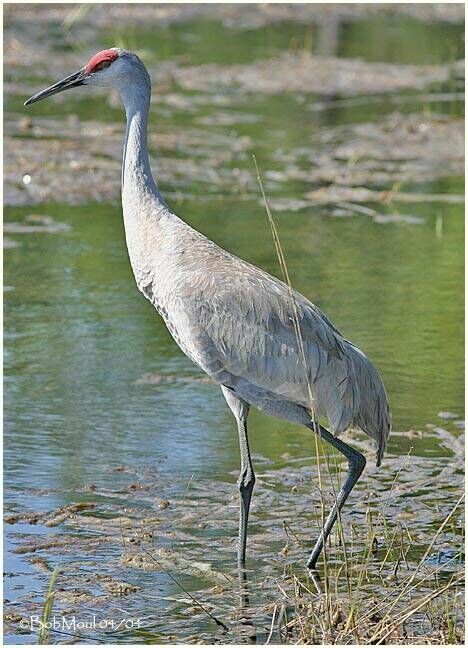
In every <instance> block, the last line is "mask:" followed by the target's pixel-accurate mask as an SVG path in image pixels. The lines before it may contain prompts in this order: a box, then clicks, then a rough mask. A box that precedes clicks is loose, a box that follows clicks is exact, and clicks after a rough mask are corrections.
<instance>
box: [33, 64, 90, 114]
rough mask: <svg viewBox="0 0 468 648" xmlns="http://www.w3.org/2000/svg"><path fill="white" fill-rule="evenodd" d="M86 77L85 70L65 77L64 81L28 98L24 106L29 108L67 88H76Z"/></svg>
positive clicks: (82, 69)
mask: <svg viewBox="0 0 468 648" xmlns="http://www.w3.org/2000/svg"><path fill="white" fill-rule="evenodd" d="M87 77H88V73H87V72H86V68H81V70H78V72H74V73H73V74H70V76H67V77H66V78H65V79H62V80H61V81H58V82H57V83H54V85H51V86H49V87H48V88H46V89H45V90H41V92H38V93H37V94H35V95H33V96H32V97H29V99H28V100H27V101H25V102H24V105H25V106H29V105H30V104H32V103H36V101H41V99H45V98H46V97H51V96H52V95H54V94H57V92H62V91H63V90H68V89H69V88H77V87H78V86H80V85H83V82H84V80H85V79H86V78H87Z"/></svg>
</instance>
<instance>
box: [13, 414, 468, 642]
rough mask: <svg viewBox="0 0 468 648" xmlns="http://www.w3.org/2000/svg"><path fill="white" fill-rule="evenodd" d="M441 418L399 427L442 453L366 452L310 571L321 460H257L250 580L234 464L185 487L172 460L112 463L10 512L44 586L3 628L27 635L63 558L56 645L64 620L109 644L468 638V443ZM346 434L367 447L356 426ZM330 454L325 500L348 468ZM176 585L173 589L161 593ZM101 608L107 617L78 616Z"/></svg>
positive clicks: (56, 592)
mask: <svg viewBox="0 0 468 648" xmlns="http://www.w3.org/2000/svg"><path fill="white" fill-rule="evenodd" d="M442 414H443V413H442ZM451 422H452V425H450V423H451ZM446 423H447V424H446V426H445V427H440V426H428V429H427V430H424V432H418V431H408V432H405V433H394V434H396V435H397V436H401V437H402V438H403V439H404V441H405V442H407V443H409V444H410V446H411V445H413V443H416V444H417V440H418V438H420V436H421V435H422V434H424V435H426V436H427V435H429V436H435V437H436V438H437V440H438V442H439V443H440V444H441V446H442V447H443V448H446V450H447V457H446V458H445V459H440V458H434V459H430V458H428V457H425V458H421V457H417V456H415V455H413V454H412V451H411V450H410V451H409V452H408V454H407V455H406V456H403V457H395V456H388V457H387V458H386V460H385V462H384V465H383V466H382V468H381V469H380V470H378V471H377V470H376V469H375V467H374V466H373V465H372V462H369V463H368V467H367V469H366V472H365V474H364V477H363V479H362V480H361V481H360V482H359V483H358V486H357V487H356V489H355V491H354V492H353V495H352V497H351V500H350V503H349V505H348V506H347V507H346V508H345V514H344V516H343V519H342V525H343V532H342V533H340V530H339V529H336V530H335V533H334V535H333V537H332V541H331V543H330V544H329V546H328V547H327V550H326V568H325V566H324V564H323V562H321V564H320V569H319V574H320V575H319V577H318V578H317V579H315V578H312V577H311V576H310V575H308V574H307V573H306V571H305V569H304V563H305V559H306V556H307V552H308V550H310V549H311V547H312V543H313V540H314V538H315V537H316V536H317V533H318V529H319V525H320V518H321V512H320V505H319V501H320V498H319V496H318V493H317V474H316V473H317V470H316V462H315V458H314V457H304V458H303V459H300V460H297V459H295V460H291V459H290V460H288V457H287V456H285V457H284V467H283V468H281V469H279V470H278V469H272V468H270V466H269V463H268V462H267V461H265V460H264V459H263V460H262V457H258V456H257V457H255V464H256V466H257V474H258V480H257V484H256V487H255V493H254V499H253V505H252V516H251V525H250V534H249V543H248V555H249V559H248V563H247V571H246V574H245V576H246V581H245V583H244V582H243V581H242V580H241V581H240V582H239V580H238V573H237V570H236V567H235V539H236V531H237V526H236V525H237V491H236V487H235V483H234V482H235V477H236V475H232V481H230V482H226V481H220V480H218V479H216V480H210V479H206V478H204V479H199V478H197V476H196V475H193V477H192V478H191V479H190V480H188V481H186V482H184V483H181V482H180V481H179V480H178V478H177V476H172V478H170V479H169V478H168V475H167V473H166V472H165V471H164V466H161V468H159V467H158V466H155V467H153V466H150V465H145V466H141V467H140V468H138V469H135V468H132V467H130V466H126V465H120V466H113V467H112V466H105V467H103V470H104V471H112V472H113V473H114V481H115V489H112V490H101V489H99V488H97V487H96V486H95V485H94V484H86V485H83V488H82V496H81V497H80V498H79V499H78V500H74V501H73V502H72V503H70V504H68V505H65V506H61V507H60V508H58V509H55V510H47V511H20V510H17V511H15V512H12V511H10V512H9V513H8V512H7V517H6V522H7V524H11V525H17V526H18V529H20V530H18V531H17V532H15V533H13V537H14V549H13V551H14V553H16V554H19V555H21V556H22V558H23V559H24V560H25V561H26V563H27V564H29V565H31V566H32V567H33V569H34V570H35V571H36V572H37V573H38V574H40V577H39V581H40V582H42V583H43V588H40V589H39V590H36V591H34V592H28V593H27V594H26V595H23V596H21V597H20V598H19V599H18V600H17V601H16V602H15V604H14V605H9V604H8V602H7V603H6V606H5V621H6V629H7V631H9V632H17V633H28V630H27V624H28V619H29V618H30V617H31V616H34V615H38V616H39V617H41V615H42V610H43V607H44V596H45V595H44V592H45V591H46V590H47V584H48V581H49V579H50V577H51V575H52V573H53V572H54V570H56V571H55V572H54V573H55V583H54V587H53V615H54V617H55V618H56V619H57V618H65V619H68V624H69V625H70V624H71V626H70V627H68V626H67V625H64V626H63V627H60V628H59V630H57V631H55V632H54V631H52V632H51V639H52V640H53V641H61V640H64V639H65V638H66V636H64V633H65V635H66V633H67V632H68V633H70V637H69V638H70V639H71V638H75V639H76V640H77V641H79V640H80V639H81V640H83V639H85V638H86V639H87V640H89V641H91V640H93V641H94V640H98V641H112V642H115V641H121V642H125V641H130V640H131V641H132V642H144V641H154V642H171V641H178V642H195V641H196V642H198V641H204V642H209V643H211V642H226V643H236V642H238V641H243V640H252V639H253V638H256V640H257V641H259V642H261V643H264V642H265V641H267V640H268V641H269V642H271V643H279V642H292V643H295V642H297V641H300V642H307V643H363V644H365V643H385V642H386V643H389V642H390V643H421V642H430V643H447V642H448V643H462V642H463V636H464V635H463V580H462V579H463V570H462V563H463V543H464V527H463V505H462V497H463V461H462V457H463V448H462V442H461V439H460V436H459V433H457V432H456V431H455V430H456V427H455V426H454V425H453V421H451V420H450V419H447V420H446ZM353 437H354V438H353V440H352V442H353V444H354V445H355V446H357V447H358V448H361V449H363V450H366V451H369V450H371V448H370V447H369V445H370V444H369V443H368V441H367V440H366V439H365V438H364V437H363V436H362V435H360V434H357V433H356V434H355V435H353ZM325 460H326V457H325V456H324V457H322V458H321V463H322V474H324V466H325ZM327 460H329V467H330V471H329V475H330V476H332V479H331V481H330V478H328V479H327V477H326V474H327V471H325V480H324V498H325V502H326V505H327V506H329V505H330V503H331V501H332V498H333V492H334V489H335V492H336V491H337V485H338V482H339V480H340V479H342V477H343V473H344V471H345V469H346V465H345V463H340V462H341V458H339V457H335V456H331V457H330V458H329V459H327ZM434 485H436V486H437V493H435V486H434ZM34 495H35V496H37V495H42V496H44V497H48V498H50V497H51V496H53V495H57V496H60V497H62V498H63V497H66V493H64V492H63V491H60V492H57V493H54V492H53V491H48V492H42V493H38V492H34ZM75 497H76V495H75ZM14 528H15V527H14V526H13V530H14ZM343 539H344V542H343ZM17 576H18V575H17ZM168 584H172V588H171V589H172V594H171V595H168V594H167V593H166V594H165V595H161V594H160V588H161V586H162V585H164V587H165V590H166V592H167V586H168ZM194 617H196V618H197V627H198V628H201V630H199V631H198V632H197V633H196V635H194V634H193V622H194ZM213 617H214V618H215V619H216V620H217V621H218V623H216V621H215V620H214V619H213ZM93 618H94V619H95V620H96V619H97V620H98V621H104V620H106V619H107V620H108V623H107V625H106V624H104V625H101V627H94V626H93V627H91V626H89V625H88V626H86V625H82V626H80V625H73V621H71V619H75V623H78V622H81V623H83V624H85V623H86V622H88V623H92V619H93ZM123 620H125V622H126V624H127V625H125V623H123ZM119 622H120V623H121V626H120V627H117V626H118V623H119ZM95 623H97V621H95ZM224 626H225V627H224Z"/></svg>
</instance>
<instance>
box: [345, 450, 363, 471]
mask: <svg viewBox="0 0 468 648" xmlns="http://www.w3.org/2000/svg"><path fill="white" fill-rule="evenodd" d="M348 466H349V470H350V472H351V473H352V474H353V475H355V476H356V477H360V475H361V474H362V471H363V470H364V468H365V467H366V458H365V456H364V455H362V454H361V453H360V452H353V454H352V455H350V456H349V457H348Z"/></svg>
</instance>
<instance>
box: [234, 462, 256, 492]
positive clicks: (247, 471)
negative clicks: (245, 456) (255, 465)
mask: <svg viewBox="0 0 468 648" xmlns="http://www.w3.org/2000/svg"><path fill="white" fill-rule="evenodd" d="M254 484H255V474H254V471H253V469H252V467H251V466H249V467H247V468H244V469H243V470H242V471H241V473H240V475H239V479H238V480H237V486H238V487H239V490H240V491H241V493H242V492H244V491H251V490H252V489H253V487H254Z"/></svg>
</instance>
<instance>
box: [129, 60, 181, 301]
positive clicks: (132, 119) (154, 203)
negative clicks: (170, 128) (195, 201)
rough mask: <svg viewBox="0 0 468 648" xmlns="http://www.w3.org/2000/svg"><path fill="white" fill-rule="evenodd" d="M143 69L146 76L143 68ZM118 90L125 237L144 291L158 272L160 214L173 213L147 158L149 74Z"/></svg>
mask: <svg viewBox="0 0 468 648" xmlns="http://www.w3.org/2000/svg"><path fill="white" fill-rule="evenodd" d="M143 72H144V74H146V77H147V76H148V75H147V73H146V70H145V69H144V68H143ZM143 72H142V75H143ZM120 94H121V96H122V99H123V102H124V105H125V112H126V114H127V130H126V133H125V144H124V151H123V165H122V210H123V216H124V226H125V238H126V241H127V248H128V253H129V257H130V263H131V265H132V268H133V273H134V275H135V279H136V282H137V284H138V286H139V288H140V290H142V291H143V292H144V293H145V294H146V292H145V291H146V290H147V287H148V285H153V284H154V283H155V281H156V278H157V275H158V274H159V270H158V269H157V267H156V266H157V264H156V262H155V259H156V258H161V254H160V249H161V245H162V242H163V240H164V228H163V227H162V223H163V220H164V219H163V217H165V216H171V221H172V220H173V219H174V217H173V215H172V214H171V211H170V210H169V208H168V206H167V205H166V203H165V202H164V199H163V198H162V196H161V194H160V192H159V190H158V187H157V185H156V182H155V181H154V178H153V175H152V173H151V168H150V163H149V158H148V147H147V137H146V131H147V124H148V110H149V104H150V96H151V86H150V82H149V78H148V79H146V78H145V77H144V76H142V78H140V79H139V82H138V83H136V82H135V83H134V84H132V85H131V86H129V87H128V86H127V87H125V88H123V89H121V91H120ZM165 220H166V222H167V219H165ZM166 228H167V226H166ZM161 262H164V259H161Z"/></svg>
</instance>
